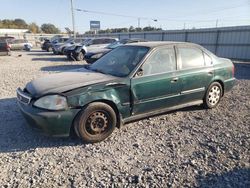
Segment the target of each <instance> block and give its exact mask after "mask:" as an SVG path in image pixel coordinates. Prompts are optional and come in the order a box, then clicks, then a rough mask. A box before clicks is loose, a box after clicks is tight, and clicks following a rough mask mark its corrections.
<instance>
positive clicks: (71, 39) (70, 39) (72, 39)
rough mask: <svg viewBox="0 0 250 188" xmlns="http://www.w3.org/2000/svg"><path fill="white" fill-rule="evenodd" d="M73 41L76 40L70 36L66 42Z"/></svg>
mask: <svg viewBox="0 0 250 188" xmlns="http://www.w3.org/2000/svg"><path fill="white" fill-rule="evenodd" d="M71 42H74V38H69V39H68V40H66V42H65V43H71Z"/></svg>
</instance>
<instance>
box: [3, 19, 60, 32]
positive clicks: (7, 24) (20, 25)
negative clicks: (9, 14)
mask: <svg viewBox="0 0 250 188" xmlns="http://www.w3.org/2000/svg"><path fill="white" fill-rule="evenodd" d="M0 28H6V29H28V30H29V32H31V33H41V32H43V33H47V34H57V33H60V32H61V31H60V30H59V29H58V28H57V27H56V26H55V25H53V24H51V23H44V24H42V25H41V26H39V25H37V24H36V23H34V22H32V23H29V24H28V23H26V22H25V21H24V20H23V19H20V18H17V19H14V20H10V19H4V20H0Z"/></svg>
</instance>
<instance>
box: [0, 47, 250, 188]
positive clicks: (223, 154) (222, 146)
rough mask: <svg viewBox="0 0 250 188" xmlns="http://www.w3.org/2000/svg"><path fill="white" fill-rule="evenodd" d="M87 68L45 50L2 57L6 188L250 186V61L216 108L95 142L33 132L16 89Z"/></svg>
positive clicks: (1, 143) (0, 120)
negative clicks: (58, 74)
mask: <svg viewBox="0 0 250 188" xmlns="http://www.w3.org/2000/svg"><path fill="white" fill-rule="evenodd" d="M18 55H21V57H18ZM82 64H83V63H78V62H68V61H66V59H65V57H64V56H53V55H52V54H50V53H47V52H41V51H39V50H38V51H33V52H15V53H13V55H12V56H11V57H7V56H5V57H3V56H0V169H1V171H0V187H25V188H26V187H109V186H111V187H183V186H185V187H250V178H249V177H250V163H249V156H250V152H249V148H250V145H249V143H250V63H246V62H237V63H235V65H236V77H237V78H238V80H237V84H236V86H235V87H234V89H233V90H232V91H231V92H230V93H227V94H226V96H225V97H224V98H223V99H222V101H221V103H220V105H219V106H218V107H217V108H216V109H213V110H204V109H203V108H201V107H191V108H185V109H182V110H178V111H175V112H171V113H168V114H165V115H161V116H156V117H154V118H148V119H145V120H142V121H139V122H135V123H130V124H128V125H125V126H124V127H122V128H121V129H120V130H116V131H115V132H114V133H113V135H112V136H111V137H110V138H109V139H107V140H105V141H103V142H101V143H97V144H93V145H91V144H89V145H84V144H82V143H81V141H79V140H77V139H70V138H65V139H62V138H49V137H45V136H42V135H40V134H38V133H35V132H33V131H31V130H30V129H29V127H28V126H27V124H26V123H25V121H24V119H23V117H22V116H21V114H20V113H19V110H18V108H17V104H16V100H15V90H16V88H17V87H24V85H25V84H26V83H27V82H28V81H30V80H31V79H33V78H36V77H39V76H42V75H45V74H50V73H55V72H58V71H63V70H68V69H73V68H79V67H81V65H82Z"/></svg>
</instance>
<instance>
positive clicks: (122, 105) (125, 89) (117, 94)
mask: <svg viewBox="0 0 250 188" xmlns="http://www.w3.org/2000/svg"><path fill="white" fill-rule="evenodd" d="M67 98H68V104H69V106H70V107H71V108H83V107H84V106H86V105H88V104H89V103H92V102H95V101H109V102H111V103H113V104H115V106H116V108H117V109H118V111H119V113H120V115H121V116H122V118H125V117H128V116H129V115H130V89H129V86H127V85H126V84H121V85H116V86H115V87H113V86H110V85H106V86H105V87H98V86H97V87H95V86H94V88H93V87H92V86H89V87H88V88H85V89H84V90H82V91H79V93H77V94H76V92H74V94H73V95H69V96H68V97H67Z"/></svg>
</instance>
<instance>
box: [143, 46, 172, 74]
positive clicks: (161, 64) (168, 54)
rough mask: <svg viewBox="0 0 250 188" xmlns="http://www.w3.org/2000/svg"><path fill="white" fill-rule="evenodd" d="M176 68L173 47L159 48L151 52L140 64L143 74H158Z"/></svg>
mask: <svg viewBox="0 0 250 188" xmlns="http://www.w3.org/2000/svg"><path fill="white" fill-rule="evenodd" d="M174 70H176V61H175V51H174V48H161V49H158V50H156V51H155V52H153V54H151V56H150V57H149V58H148V59H147V60H146V62H145V63H144V64H143V65H142V71H143V75H144V76H147V75H153V74H160V73H164V72H171V71H174Z"/></svg>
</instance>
